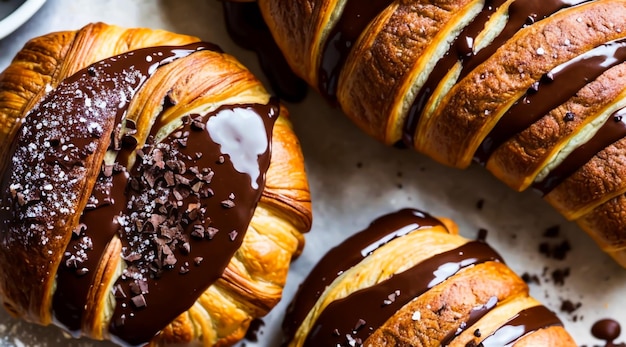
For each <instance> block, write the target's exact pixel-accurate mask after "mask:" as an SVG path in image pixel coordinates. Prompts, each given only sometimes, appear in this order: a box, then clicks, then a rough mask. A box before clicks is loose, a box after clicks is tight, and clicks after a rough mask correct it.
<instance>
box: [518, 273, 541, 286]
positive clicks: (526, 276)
mask: <svg viewBox="0 0 626 347" xmlns="http://www.w3.org/2000/svg"><path fill="white" fill-rule="evenodd" d="M522 280H524V282H526V283H527V284H532V283H535V284H539V285H540V284H541V281H540V280H539V276H537V275H534V274H532V275H531V274H529V273H528V272H524V273H523V274H522Z"/></svg>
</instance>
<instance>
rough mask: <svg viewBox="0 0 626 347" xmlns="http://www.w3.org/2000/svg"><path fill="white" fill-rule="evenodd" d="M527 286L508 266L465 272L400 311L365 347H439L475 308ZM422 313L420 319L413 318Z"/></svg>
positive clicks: (517, 293)
mask: <svg viewBox="0 0 626 347" xmlns="http://www.w3.org/2000/svg"><path fill="white" fill-rule="evenodd" d="M520 295H521V296H527V295H528V287H527V286H526V284H525V283H524V281H522V279H521V278H519V277H518V276H516V275H515V274H514V273H513V272H512V271H511V270H510V269H509V268H508V267H507V266H506V265H504V264H502V263H496V262H488V263H483V264H480V265H477V266H475V267H472V268H469V269H466V270H463V271H461V272H459V273H458V274H456V275H455V276H453V277H451V278H449V279H448V280H446V281H445V282H444V283H442V284H439V285H437V286H436V287H434V288H432V289H430V290H429V291H428V292H426V293H424V294H423V295H421V296H419V297H418V298H417V299H415V300H413V301H411V302H410V303H408V304H406V305H405V306H404V307H402V309H401V310H399V311H397V312H396V314H395V315H394V316H393V317H391V318H389V320H387V321H386V322H385V324H384V325H383V326H382V327H380V328H379V329H377V330H376V331H375V332H374V333H373V334H372V335H370V337H369V338H368V339H367V340H366V341H365V345H366V346H370V345H371V346H398V345H407V346H415V347H421V346H436V345H438V344H439V343H440V342H441V341H442V340H443V339H444V338H445V337H446V336H447V335H448V334H453V333H454V332H455V331H457V329H459V328H460V327H461V323H463V322H467V321H468V319H469V316H470V312H471V311H472V309H474V308H476V307H480V306H484V305H487V302H488V301H489V300H490V299H491V298H492V297H496V298H497V299H498V302H503V301H506V300H509V299H510V298H512V297H516V296H520ZM415 312H419V313H420V314H419V317H420V319H418V320H416V319H414V318H413V317H414V315H415Z"/></svg>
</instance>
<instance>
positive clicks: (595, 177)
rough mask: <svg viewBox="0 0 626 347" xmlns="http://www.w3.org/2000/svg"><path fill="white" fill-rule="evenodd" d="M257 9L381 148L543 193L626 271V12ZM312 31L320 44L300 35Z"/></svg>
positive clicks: (618, 1)
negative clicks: (475, 169)
mask: <svg viewBox="0 0 626 347" xmlns="http://www.w3.org/2000/svg"><path fill="white" fill-rule="evenodd" d="M258 3H259V9H260V11H261V12H262V14H263V16H264V18H265V20H266V22H267V24H268V27H269V29H270V30H271V32H272V34H273V36H274V38H275V40H276V41H277V44H278V46H279V47H280V48H281V49H282V51H283V53H284V54H285V56H286V58H287V60H288V61H289V62H290V66H291V68H292V69H293V70H294V71H295V72H296V74H298V75H299V76H300V77H302V78H303V79H305V80H306V81H307V82H308V83H309V84H310V85H311V86H314V87H316V88H318V89H319V90H320V92H321V94H323V95H325V96H326V97H327V98H328V99H329V100H330V101H331V102H333V103H336V104H338V105H339V106H340V107H341V109H342V110H343V111H344V113H346V115H347V116H348V117H349V118H351V119H352V120H353V121H354V122H355V123H356V124H357V125H358V126H359V127H360V128H361V129H363V130H364V131H365V132H367V133H368V134H370V135H371V136H372V137H374V138H376V139H378V140H380V141H382V142H384V143H386V144H390V145H391V144H396V145H397V144H400V145H401V146H406V147H409V148H414V149H415V150H417V151H419V152H422V153H425V154H427V155H428V156H430V157H431V158H433V159H435V160H437V161H439V162H441V163H443V164H445V165H449V166H453V167H458V168H465V167H467V166H468V165H470V164H471V163H472V162H477V163H479V164H480V165H484V166H485V167H486V168H487V170H489V171H490V172H491V173H492V174H493V175H494V176H496V177H497V178H498V179H500V180H501V181H503V182H504V183H506V184H507V185H509V186H510V187H511V188H513V189H515V190H519V191H521V190H525V189H529V188H532V189H535V190H537V191H538V192H539V194H541V195H542V196H543V197H544V198H545V199H546V201H548V202H549V203H550V204H551V205H553V206H554V207H555V209H556V210H558V211H559V212H560V213H561V214H563V216H564V217H565V218H567V219H568V220H572V221H576V222H577V223H579V224H580V225H581V226H582V228H583V229H584V230H585V231H587V232H588V233H589V234H590V235H591V236H592V237H593V238H594V239H596V240H598V242H599V244H600V246H601V247H603V249H604V250H605V251H606V252H607V253H608V254H610V255H611V256H612V257H614V258H615V260H616V261H618V262H619V263H620V264H622V265H626V263H625V262H624V261H623V260H620V259H623V258H626V257H624V256H623V255H620V254H619V252H623V251H625V250H626V243H624V242H623V241H622V240H626V235H624V233H623V230H626V228H624V227H622V226H621V224H620V227H618V230H619V231H612V232H610V233H608V234H607V232H606V231H605V230H607V229H608V228H607V227H606V225H608V224H611V225H613V226H615V224H616V223H613V221H612V220H616V219H617V220H623V218H621V217H620V215H618V214H617V213H616V212H615V211H616V210H617V209H616V207H615V204H617V203H619V202H620V201H623V199H622V198H621V197H622V196H623V195H624V194H625V193H626V181H625V180H623V179H622V177H623V175H624V174H626V166H625V165H624V163H625V161H624V159H625V157H624V153H625V152H624V144H625V142H624V137H625V136H626V127H624V126H623V122H622V118H623V115H624V108H625V107H626V84H624V80H625V79H624V70H625V69H626V64H625V59H626V49H625V48H624V45H625V42H626V41H625V40H626V30H625V28H624V24H625V23H624V20H623V19H624V18H625V16H626V2H625V1H623V0H572V1H565V0H548V1H534V0H494V1H477V2H473V1H464V0H454V1H449V0H441V1H383V0H381V1H376V2H374V3H368V4H367V5H362V4H361V3H360V2H357V1H355V0H346V1H342V2H332V1H311V2H310V3H309V5H310V6H309V7H302V8H300V7H298V8H295V7H294V6H292V5H290V4H287V2H285V1H281V0H259V1H258ZM278 8H281V10H278ZM307 9H315V10H314V11H311V12H307ZM328 12H332V14H328ZM318 13H324V15H323V16H320V15H318ZM303 22H306V23H309V24H307V25H311V26H310V28H312V29H314V30H318V32H320V33H322V34H307V35H291V34H290V33H292V32H294V31H295V30H299V29H297V28H299V27H298V26H299V25H300V24H301V23H303ZM294 47H299V48H298V49H299V53H298V55H297V56H296V55H295V54H294V53H293V51H294V50H295V49H296V48H294ZM302 47H307V49H300V48H302ZM310 47H313V48H310ZM296 58H297V59H296ZM305 60H306V61H307V63H306V64H300V63H299V62H300V61H305ZM609 205H610V206H609ZM619 210H620V211H621V210H623V208H622V207H620V208H619ZM609 211H613V212H610V213H609ZM604 218H610V219H612V220H611V221H609V220H604ZM618 224H619V223H618ZM608 238H611V241H610V242H609V241H607V239H608ZM616 240H619V242H615V241H616Z"/></svg>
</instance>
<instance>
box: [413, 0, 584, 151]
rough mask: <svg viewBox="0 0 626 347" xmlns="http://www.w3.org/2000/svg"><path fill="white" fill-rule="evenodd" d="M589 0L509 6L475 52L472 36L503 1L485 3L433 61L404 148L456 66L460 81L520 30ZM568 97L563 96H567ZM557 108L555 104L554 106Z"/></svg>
mask: <svg viewBox="0 0 626 347" xmlns="http://www.w3.org/2000/svg"><path fill="white" fill-rule="evenodd" d="M587 1H590V0H517V1H514V2H512V3H511V4H510V5H509V9H508V15H509V18H508V20H507V23H506V25H505V26H504V28H503V29H502V30H501V31H500V33H499V34H498V35H497V36H496V37H495V38H494V39H493V40H492V41H491V42H490V43H489V44H488V45H487V46H485V47H483V48H482V49H481V50H479V51H475V50H474V47H473V44H474V42H475V39H476V37H477V36H478V34H480V32H481V30H482V29H483V28H484V26H485V23H486V22H487V20H489V19H490V17H491V15H492V14H493V12H494V11H496V10H497V9H498V7H500V6H502V5H503V4H504V3H505V2H506V1H502V0H492V1H486V2H485V5H484V6H483V9H482V11H481V12H480V13H479V14H478V15H477V16H476V17H475V18H474V20H473V21H472V22H471V23H470V24H469V25H468V26H467V27H466V28H465V29H464V30H463V31H462V32H461V34H460V35H459V36H458V37H456V38H455V41H454V43H453V44H452V46H451V48H450V49H449V50H448V52H447V53H446V55H445V56H444V57H443V58H442V59H441V60H440V61H439V62H437V65H435V68H434V70H433V71H432V72H431V74H430V76H429V77H428V79H427V81H426V82H425V84H424V86H423V87H422V89H421V90H420V91H419V92H418V93H417V95H416V98H415V100H414V101H413V104H412V105H411V108H410V109H409V113H408V115H407V118H406V121H405V124H404V127H403V138H402V139H403V141H404V142H405V143H406V144H407V146H412V145H413V137H414V136H415V132H416V130H417V126H418V124H419V118H420V116H421V114H422V112H423V111H424V107H425V106H426V103H427V102H428V99H429V98H430V97H431V95H432V93H433V92H434V90H435V88H437V85H438V84H439V81H441V79H442V78H443V77H444V76H445V75H446V74H447V73H448V71H449V70H450V69H451V68H452V67H453V66H454V65H455V64H456V63H457V62H460V63H461V64H462V69H461V73H460V75H459V77H458V80H459V81H460V80H461V79H463V77H465V76H467V74H469V73H470V72H471V71H472V70H474V69H475V68H476V67H477V66H478V65H480V64H481V63H483V62H484V61H486V60H487V59H488V58H489V57H491V56H492V55H493V54H494V53H495V52H496V50H497V49H498V48H499V47H501V46H502V45H504V43H505V42H506V41H508V40H509V39H510V38H512V37H513V35H515V34H516V33H517V32H518V31H519V30H520V29H521V28H523V27H524V26H526V25H530V24H532V23H534V22H535V21H538V20H541V19H544V18H546V17H548V16H550V15H551V14H553V13H555V12H557V11H559V10H561V9H563V8H566V7H570V6H575V5H578V4H581V3H584V2H587ZM569 96H570V95H567V97H569ZM557 105H558V104H557Z"/></svg>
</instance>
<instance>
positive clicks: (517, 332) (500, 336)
mask: <svg viewBox="0 0 626 347" xmlns="http://www.w3.org/2000/svg"><path fill="white" fill-rule="evenodd" d="M562 325H563V323H561V321H560V320H559V318H558V317H557V316H556V315H555V314H554V312H552V311H550V310H548V309H547V308H546V307H544V306H534V307H531V308H527V309H525V310H523V311H521V312H519V313H518V314H517V315H516V316H515V317H513V318H511V319H510V320H509V321H508V322H506V323H505V324H503V325H502V326H500V327H499V328H498V329H497V330H496V331H494V332H493V334H491V335H489V336H487V338H485V339H484V340H483V341H482V342H481V344H480V346H482V347H503V346H504V347H508V346H512V345H513V344H515V342H517V341H519V340H520V339H521V338H522V337H524V336H526V335H527V334H529V333H531V332H533V331H536V330H539V329H543V328H548V327H551V326H562Z"/></svg>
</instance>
